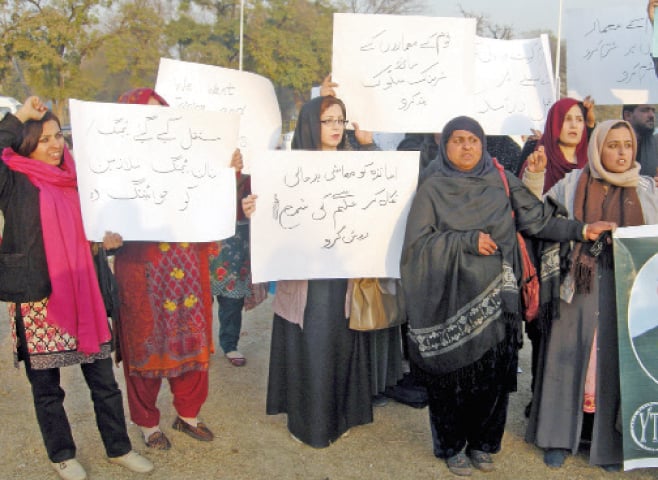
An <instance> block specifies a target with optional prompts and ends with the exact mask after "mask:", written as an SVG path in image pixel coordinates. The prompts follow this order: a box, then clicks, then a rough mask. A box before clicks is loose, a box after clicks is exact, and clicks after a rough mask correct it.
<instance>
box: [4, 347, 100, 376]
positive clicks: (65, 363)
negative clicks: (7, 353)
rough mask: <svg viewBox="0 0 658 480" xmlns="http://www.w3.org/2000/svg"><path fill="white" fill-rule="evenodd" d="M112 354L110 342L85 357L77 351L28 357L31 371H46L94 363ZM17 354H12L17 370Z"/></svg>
mask: <svg viewBox="0 0 658 480" xmlns="http://www.w3.org/2000/svg"><path fill="white" fill-rule="evenodd" d="M111 354H112V344H111V343H110V342H108V343H104V344H103V345H101V351H100V352H98V353H92V354H91V355H85V354H84V353H81V352H77V351H65V352H49V353H39V354H31V355H30V366H31V367H32V369H33V370H46V369H48V368H62V367H69V366H71V365H79V364H81V363H94V362H95V361H96V360H102V359H105V358H109V357H110V355H111ZM18 363H19V360H18V354H17V353H16V352H14V366H15V367H16V368H18Z"/></svg>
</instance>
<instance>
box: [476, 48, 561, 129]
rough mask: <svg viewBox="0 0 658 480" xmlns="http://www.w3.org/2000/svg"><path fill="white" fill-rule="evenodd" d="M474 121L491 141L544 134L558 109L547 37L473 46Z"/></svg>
mask: <svg viewBox="0 0 658 480" xmlns="http://www.w3.org/2000/svg"><path fill="white" fill-rule="evenodd" d="M475 78H476V81H475V92H474V98H473V102H474V103H473V117H474V118H475V119H477V120H478V121H479V122H480V124H481V125H482V128H484V131H485V132H486V133H487V135H522V134H528V133H529V132H530V130H531V129H533V128H534V129H538V130H543V129H544V124H545V123H546V115H547V114H548V110H549V108H550V107H551V105H553V103H555V87H554V81H553V68H552V66H551V59H550V47H549V43H548V37H547V36H546V35H542V36H541V38H534V39H528V40H496V39H492V38H482V37H477V40H476V43H475Z"/></svg>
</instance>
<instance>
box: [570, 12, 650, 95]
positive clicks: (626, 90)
mask: <svg viewBox="0 0 658 480" xmlns="http://www.w3.org/2000/svg"><path fill="white" fill-rule="evenodd" d="M624 5H625V6H624V7H615V8H598V7H597V8H592V9H573V10H571V9H570V10H567V15H566V38H567V48H568V52H569V54H568V55H567V79H568V94H569V96H570V97H574V98H577V99H582V98H584V97H585V96H586V95H591V96H592V97H593V98H594V100H596V103H598V104H602V105H620V104H624V103H631V104H643V103H658V79H656V74H655V72H654V66H653V61H652V59H651V43H652V35H653V30H652V27H651V23H650V22H649V19H648V17H647V11H646V0H626V1H625V2H624Z"/></svg>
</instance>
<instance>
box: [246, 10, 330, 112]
mask: <svg viewBox="0 0 658 480" xmlns="http://www.w3.org/2000/svg"><path fill="white" fill-rule="evenodd" d="M332 16H333V9H332V8H331V6H330V5H329V4H328V3H326V2H324V1H313V2H311V1H307V0H272V1H261V2H259V3H257V4H256V5H255V7H254V9H253V10H252V11H251V12H250V16H249V22H248V24H247V25H248V27H247V28H246V31H245V49H246V52H247V59H248V62H246V66H247V69H249V70H252V71H254V72H256V73H259V74H260V75H263V76H265V77H268V78H270V79H271V80H272V81H273V82H274V83H275V85H277V86H279V87H281V88H289V89H291V90H292V91H293V93H294V97H295V101H296V103H298V104H299V103H301V102H302V101H303V100H304V99H306V98H308V95H309V93H310V89H311V86H312V85H314V84H315V85H317V84H319V83H320V82H321V81H322V79H323V78H324V77H325V76H326V75H327V74H328V73H329V72H330V71H331V45H332V20H333V17H332Z"/></svg>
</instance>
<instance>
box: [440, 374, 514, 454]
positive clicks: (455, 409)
mask: <svg viewBox="0 0 658 480" xmlns="http://www.w3.org/2000/svg"><path fill="white" fill-rule="evenodd" d="M427 393H428V400H429V414H430V426H431V429H432V443H433V447H434V455H435V456H436V457H438V458H449V457H452V456H453V455H456V454H457V453H459V452H460V451H462V449H463V448H464V447H467V451H470V450H482V451H484V452H489V453H498V452H499V451H500V446H501V441H502V438H503V433H504V431H505V421H506V419H507V404H508V400H509V391H508V389H507V387H506V386H504V385H500V384H489V385H481V386H480V388H478V389H477V391H469V390H458V389H453V388H442V387H440V386H438V385H430V386H428V388H427Z"/></svg>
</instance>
